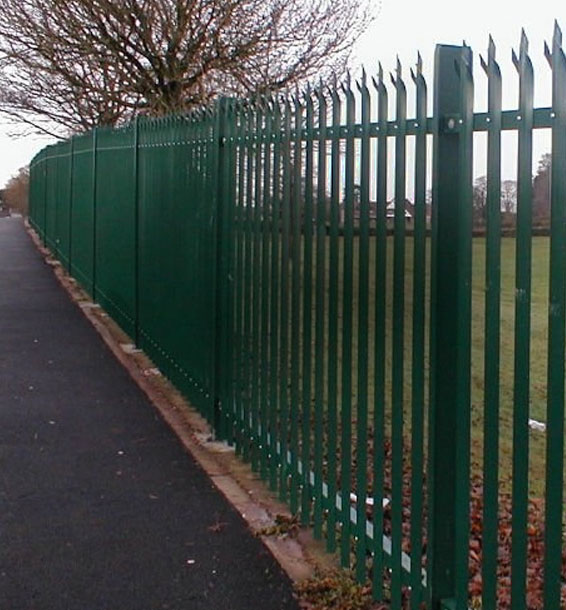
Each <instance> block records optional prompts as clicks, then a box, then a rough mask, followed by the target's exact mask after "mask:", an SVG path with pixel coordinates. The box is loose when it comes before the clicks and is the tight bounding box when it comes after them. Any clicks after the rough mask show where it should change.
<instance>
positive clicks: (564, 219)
mask: <svg viewBox="0 0 566 610" xmlns="http://www.w3.org/2000/svg"><path fill="white" fill-rule="evenodd" d="M546 56H547V59H548V60H549V63H550V65H551V68H552V111H553V113H554V124H553V127H552V184H551V221H550V270H549V277H550V286H549V312H548V318H549V319H548V331H549V339H548V363H549V364H548V381H547V385H548V396H547V426H548V440H547V445H546V507H547V509H546V511H547V512H546V522H545V558H544V573H545V580H544V607H545V608H558V607H559V606H560V603H561V587H562V578H561V575H562V574H563V571H562V565H561V557H562V544H563V506H562V504H563V501H564V483H563V481H564V457H563V456H564V406H565V395H564V366H565V361H566V352H565V347H566V345H565V344H566V332H565V331H566V205H564V202H565V201H566V181H565V180H564V176H565V175H566V138H564V134H565V133H566V57H565V56H564V51H563V50H562V32H561V30H560V28H559V27H558V24H556V25H555V31H554V40H553V44H552V51H550V50H549V49H548V48H546Z"/></svg>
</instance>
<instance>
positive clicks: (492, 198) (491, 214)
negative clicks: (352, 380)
mask: <svg viewBox="0 0 566 610" xmlns="http://www.w3.org/2000/svg"><path fill="white" fill-rule="evenodd" d="M482 66H483V68H484V70H485V72H486V74H487V77H488V113H489V115H490V119H491V120H490V125H491V128H490V131H489V134H488V144H487V146H488V149H487V179H488V191H487V197H486V210H487V217H486V255H485V285H486V290H485V348H484V349H485V353H484V379H485V393H484V413H485V415H484V433H483V434H484V451H483V463H484V469H483V477H484V481H485V491H484V508H483V532H484V533H483V565H482V578H483V591H482V604H483V607H484V608H485V610H495V609H496V608H497V563H498V543H497V539H498V536H499V519H498V507H499V413H500V399H499V395H500V382H499V372H500V371H499V369H500V346H501V333H500V325H501V294H500V293H501V203H500V202H501V96H502V91H501V72H500V70H499V65H498V63H497V61H496V60H495V44H494V42H493V40H491V39H490V43H489V50H488V59H487V62H485V61H483V59H482Z"/></svg>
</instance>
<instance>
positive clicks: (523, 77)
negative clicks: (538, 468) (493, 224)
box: [511, 32, 534, 610]
mask: <svg viewBox="0 0 566 610" xmlns="http://www.w3.org/2000/svg"><path fill="white" fill-rule="evenodd" d="M513 61H514V64H515V66H516V68H517V71H518V72H519V112H520V117H521V120H520V121H519V127H518V139H519V144H518V145H519V151H518V160H517V163H518V168H517V239H516V248H515V268H516V275H515V362H514V375H515V379H514V396H513V403H514V409H513V518H512V527H513V545H512V558H511V604H512V605H513V608H514V609H515V608H516V609H517V610H521V609H523V608H526V607H527V599H526V587H527V544H528V541H527V519H528V499H529V498H528V494H529V491H528V486H529V481H528V478H529V402H530V389H531V388H530V357H531V355H530V349H531V277H532V272H531V262H532V237H531V230H532V179H531V171H532V163H533V159H532V157H533V152H532V150H533V148H532V147H533V94H534V92H533V86H534V82H533V80H534V75H533V68H532V64H531V60H530V58H529V56H528V41H527V37H526V36H525V33H524V32H523V34H522V36H521V46H520V52H519V57H517V56H516V55H515V53H513Z"/></svg>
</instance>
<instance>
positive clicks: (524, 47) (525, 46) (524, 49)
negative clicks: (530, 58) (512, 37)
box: [520, 28, 529, 55]
mask: <svg viewBox="0 0 566 610" xmlns="http://www.w3.org/2000/svg"><path fill="white" fill-rule="evenodd" d="M528 52H529V39H528V38H527V34H526V32H525V28H523V29H522V30H521V47H520V53H521V54H525V55H526V54H527V53H528Z"/></svg>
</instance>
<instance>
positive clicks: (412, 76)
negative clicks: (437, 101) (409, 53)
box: [409, 68, 417, 84]
mask: <svg viewBox="0 0 566 610" xmlns="http://www.w3.org/2000/svg"><path fill="white" fill-rule="evenodd" d="M409 72H410V73H411V78H412V79H413V82H414V83H415V84H416V82H417V75H416V74H415V72H414V70H413V68H409Z"/></svg>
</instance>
